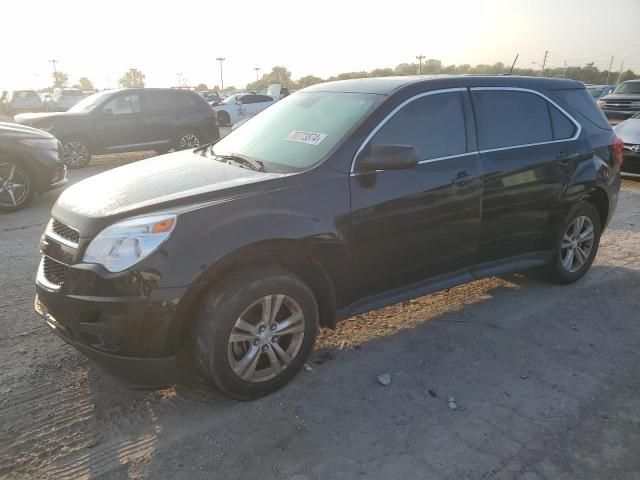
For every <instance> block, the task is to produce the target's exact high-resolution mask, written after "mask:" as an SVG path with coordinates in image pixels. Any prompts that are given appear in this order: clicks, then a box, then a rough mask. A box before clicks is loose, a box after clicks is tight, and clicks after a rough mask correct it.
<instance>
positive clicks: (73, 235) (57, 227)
mask: <svg viewBox="0 0 640 480" xmlns="http://www.w3.org/2000/svg"><path fill="white" fill-rule="evenodd" d="M51 231H52V232H53V233H55V234H56V235H58V236H59V237H62V238H64V239H65V240H69V241H70V242H73V243H75V244H77V243H78V241H79V240H80V233H79V232H78V231H77V230H76V229H74V228H71V227H69V226H68V225H65V224H64V223H62V222H59V221H58V220H56V219H55V218H54V219H53V221H52V222H51Z"/></svg>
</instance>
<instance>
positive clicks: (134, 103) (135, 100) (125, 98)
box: [103, 95, 140, 115]
mask: <svg viewBox="0 0 640 480" xmlns="http://www.w3.org/2000/svg"><path fill="white" fill-rule="evenodd" d="M106 110H111V113H113V115H126V114H130V113H138V112H140V96H139V95H122V96H119V97H116V98H114V99H113V100H111V101H110V102H107V104H106V105H105V106H104V108H103V111H106Z"/></svg>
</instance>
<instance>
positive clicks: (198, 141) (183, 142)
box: [175, 130, 202, 152]
mask: <svg viewBox="0 0 640 480" xmlns="http://www.w3.org/2000/svg"><path fill="white" fill-rule="evenodd" d="M200 145H202V138H201V135H200V133H199V132H197V131H195V130H185V131H183V132H182V133H180V135H178V139H177V140H176V146H175V149H176V152H177V151H178V150H189V149H193V148H198V147H199V146H200Z"/></svg>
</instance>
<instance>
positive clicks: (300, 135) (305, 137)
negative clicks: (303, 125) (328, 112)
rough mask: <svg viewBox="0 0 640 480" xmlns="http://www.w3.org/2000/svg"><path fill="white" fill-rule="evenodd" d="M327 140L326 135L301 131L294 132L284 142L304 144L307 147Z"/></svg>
mask: <svg viewBox="0 0 640 480" xmlns="http://www.w3.org/2000/svg"><path fill="white" fill-rule="evenodd" d="M325 138H327V134H326V133H314V132H303V131H302V130H294V131H293V132H291V133H290V134H289V136H288V137H287V138H285V140H287V141H289V142H296V143H306V144H308V145H318V144H319V143H320V142H321V141H323V140H324V139H325Z"/></svg>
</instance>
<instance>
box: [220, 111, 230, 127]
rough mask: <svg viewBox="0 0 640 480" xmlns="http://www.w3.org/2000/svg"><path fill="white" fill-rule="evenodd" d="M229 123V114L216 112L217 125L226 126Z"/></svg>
mask: <svg viewBox="0 0 640 480" xmlns="http://www.w3.org/2000/svg"><path fill="white" fill-rule="evenodd" d="M230 123H231V119H230V118H229V114H228V113H227V112H218V125H220V126H222V127H227V126H229V124H230Z"/></svg>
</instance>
